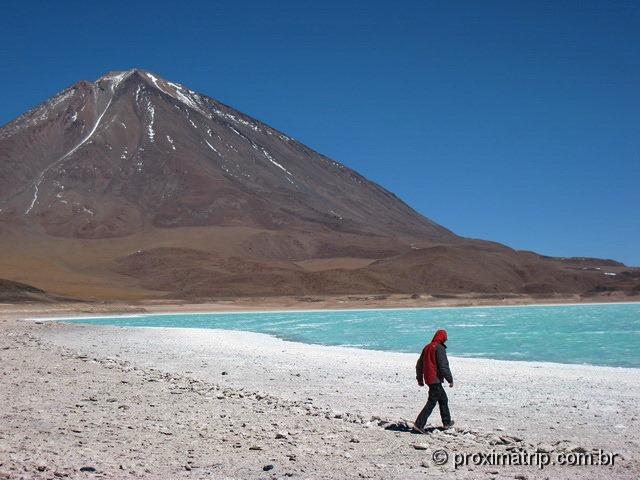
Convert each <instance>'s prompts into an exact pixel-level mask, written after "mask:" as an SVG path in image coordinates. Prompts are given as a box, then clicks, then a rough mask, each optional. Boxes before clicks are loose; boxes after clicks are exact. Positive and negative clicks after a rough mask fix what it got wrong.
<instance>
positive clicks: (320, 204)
mask: <svg viewBox="0 0 640 480" xmlns="http://www.w3.org/2000/svg"><path fill="white" fill-rule="evenodd" d="M0 234H1V236H0V247H2V253H0V268H1V270H0V278H5V279H7V280H11V281H17V282H22V283H24V284H28V285H33V286H34V287H36V288H39V289H43V290H44V291H47V292H52V293H55V294H58V295H70V296H74V297H77V298H88V299H89V298H90V299H130V298H157V297H171V298H184V297H190V298H191V297H198V298H204V297H206V298H208V297H220V296H233V295H303V294H342V293H395V292H406V293H408V292H431V293H434V292H435V293H446V292H452V293H462V292H492V293H494V292H504V293H508V292H510V293H532V292H533V293H556V292H558V293H579V292H584V291H589V290H593V289H594V288H601V287H602V286H603V285H604V287H605V288H607V285H609V284H611V283H612V282H614V281H615V280H616V279H615V278H614V277H615V276H616V275H617V273H618V272H619V271H621V270H623V267H624V266H623V265H622V264H618V263H617V262H611V261H602V260H585V259H581V260H580V261H571V260H561V259H554V258H548V257H542V256H540V255H537V254H535V253H531V252H519V251H515V250H512V249H510V248H508V247H506V246H504V245H500V244H497V243H493V242H485V241H480V240H472V239H466V238H462V237H459V236H457V235H455V234H454V233H452V232H451V231H449V230H448V229H446V228H444V227H443V226H441V225H438V224H437V223H435V222H433V221H432V220H430V219H428V218H426V217H424V216H422V215H421V214H419V213H418V212H416V211H415V210H413V209H412V208H411V207H410V206H408V205H407V204H406V203H404V202H403V201H402V200H400V199H399V198H398V197H396V196H395V195H394V194H393V193H391V192H389V191H387V190H385V189H384V188H383V187H381V186H380V185H377V184H376V183H374V182H371V181H370V180H367V179H366V178H364V177H363V176H362V175H360V174H358V173H357V172H355V171H353V170H352V169H350V168H348V167H346V166H345V165H343V164H341V163H339V162H336V161H334V160H332V159H330V158H327V157H326V156H324V155H321V154H319V153H317V152H315V151H313V150H312V149H310V148H308V147H306V146H304V145H302V144H301V143H299V142H297V141H296V140H294V139H293V138H290V137H289V136H287V135H286V134H284V133H282V132H280V131H278V130H276V129H274V128H272V127H270V126H268V125H266V124H264V123H262V122H260V121H258V120H256V119H254V118H252V117H250V116H247V115H245V114H243V113H241V112H238V111H236V110H234V109H233V108H231V107H229V106H227V105H224V104H222V103H221V102H219V101H216V100H214V99H212V98H210V97H207V96H205V95H202V94H200V93H196V92H194V91H193V90H190V89H189V88H187V87H185V86H183V85H181V84H178V83H174V82H170V81H167V80H165V79H163V78H161V77H159V76H157V75H155V74H153V73H151V72H148V71H144V70H138V69H134V70H130V71H126V72H112V73H109V74H107V75H105V76H103V77H101V78H100V79H98V80H97V81H95V82H87V81H81V82H78V83H77V84H75V85H73V86H71V87H70V88H68V89H66V90H64V91H63V92H61V93H60V94H58V95H56V96H55V97H53V98H52V99H50V100H48V101H46V102H44V103H42V104H41V105H39V106H38V107H36V108H34V109H33V110H31V111H29V112H27V113H26V114H24V115H22V116H20V117H19V118H17V119H16V120H14V121H13V122H11V123H9V124H7V125H6V126H4V127H2V128H1V129H0ZM603 266H604V267H605V270H607V272H604V270H603ZM604 273H609V275H604ZM614 274H615V275H614Z"/></svg>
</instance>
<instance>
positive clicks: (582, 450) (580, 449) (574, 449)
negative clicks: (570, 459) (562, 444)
mask: <svg viewBox="0 0 640 480" xmlns="http://www.w3.org/2000/svg"><path fill="white" fill-rule="evenodd" d="M571 451H572V452H574V453H587V449H586V448H584V447H573V448H572V449H571Z"/></svg>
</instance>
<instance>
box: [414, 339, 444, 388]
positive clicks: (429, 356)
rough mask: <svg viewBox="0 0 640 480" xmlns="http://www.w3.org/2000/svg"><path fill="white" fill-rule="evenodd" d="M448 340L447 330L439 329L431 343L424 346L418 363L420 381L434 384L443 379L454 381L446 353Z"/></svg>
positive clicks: (417, 370)
mask: <svg viewBox="0 0 640 480" xmlns="http://www.w3.org/2000/svg"><path fill="white" fill-rule="evenodd" d="M446 341H447V332H446V330H438V331H437V332H436V334H435V335H434V336H433V340H431V343H429V344H428V345H426V346H425V347H424V349H423V350H422V354H421V355H420V358H419V359H418V363H417V364H416V377H417V380H418V382H424V383H426V384H427V385H433V384H435V383H442V380H443V379H446V380H447V381H448V382H449V383H453V377H452V375H451V370H450V369H449V360H448V359H447V353H446V348H447V346H446V345H445V344H444V343H445V342H446Z"/></svg>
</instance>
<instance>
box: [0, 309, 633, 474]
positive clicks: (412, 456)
mask: <svg viewBox="0 0 640 480" xmlns="http://www.w3.org/2000/svg"><path fill="white" fill-rule="evenodd" d="M22 316H23V315H18V314H4V315H2V316H0V357H1V363H0V372H1V373H0V375H1V377H0V378H1V379H2V380H1V385H2V393H1V395H0V412H1V413H0V427H1V428H0V478H16V479H18V478H43V479H45V478H51V479H55V478H163V479H164V478H194V479H195V478H215V479H221V478H234V479H236V478H237V479H245V478H247V479H253V478H255V479H258V478H265V479H266V478H269V479H271V478H289V477H291V478H310V479H316V478H327V479H339V478H380V479H383V478H384V479H389V478H397V479H412V478H425V477H427V476H428V477H439V478H460V479H464V478H469V479H472V478H473V479H477V478H482V479H484V478H486V479H491V478H503V479H504V478H511V479H513V478H516V479H525V478H526V479H533V478H554V479H555V478H586V477H590V478H602V479H605V478H606V479H609V478H622V479H624V478H629V479H631V478H633V479H636V478H637V477H638V474H639V473H640V467H639V460H638V454H637V451H638V446H639V443H638V434H637V433H636V432H637V426H638V422H637V417H636V413H635V400H634V399H637V398H638V393H639V388H640V387H639V385H638V384H639V383H640V379H638V375H637V372H636V371H634V370H632V369H607V368H602V369H600V368H597V367H591V368H585V369H583V370H577V371H574V370H572V369H571V368H568V370H567V369H565V370H564V371H568V373H565V374H560V373H558V372H559V371H560V370H556V369H553V368H551V369H548V371H546V372H542V371H541V369H539V368H538V369H534V368H533V366H532V367H530V371H528V372H527V371H525V370H523V367H522V366H521V365H520V364H516V363H517V362H497V363H496V362H492V361H476V360H469V359H452V367H453V368H454V373H455V371H456V370H455V369H456V368H457V370H458V372H460V374H459V375H458V378H459V381H458V385H456V387H455V389H454V390H449V392H450V398H451V399H452V408H453V409H454V410H453V411H454V416H455V418H456V420H457V421H458V423H457V425H456V428H453V429H449V430H446V431H441V430H433V431H432V432H431V433H430V434H428V435H415V434H412V433H409V432H407V431H406V427H405V425H404V423H403V422H402V418H406V417H408V415H413V414H415V410H416V408H419V407H420V404H419V403H420V402H421V401H423V400H424V398H423V397H424V394H425V392H424V390H419V389H418V387H413V388H412V387H407V388H406V389H405V391H404V393H403V390H402V389H401V388H399V387H398V385H400V384H402V383H403V382H405V381H407V378H409V379H411V369H412V367H413V366H412V365H409V368H408V369H407V370H405V371H401V372H398V371H397V370H398V365H399V364H400V363H398V362H401V363H406V362H405V360H407V359H408V358H409V356H403V355H402V354H383V355H378V357H377V358H378V360H379V361H378V362H377V363H376V362H372V361H368V362H365V361H363V359H364V358H365V357H367V355H372V354H376V355H377V354H378V352H365V351H358V350H354V349H337V348H327V347H314V346H305V345H300V344H294V343H290V342H282V341H280V340H277V339H271V337H265V336H262V335H260V336H256V335H254V334H244V333H241V332H222V331H212V332H209V333H208V334H205V333H202V332H200V331H190V332H185V331H184V330H176V331H168V330H160V331H159V330H157V329H140V330H131V329H114V328H99V327H83V326H69V325H61V324H55V323H49V322H45V323H35V322H28V321H19V320H18V318H20V317H22ZM198 332H200V333H198ZM225 339H226V340H225ZM242 345H244V348H242ZM322 352H324V353H322ZM353 352H362V355H363V357H357V355H358V354H357V353H353ZM354 355H355V357H356V358H355V362H356V363H351V362H350V360H349V358H351V357H354ZM322 358H325V359H326V362H325V361H323V360H322ZM367 358H373V357H367ZM512 363H513V364H514V365H513V366H512V368H510V369H507V368H506V367H507V365H511V364H512ZM354 364H359V365H360V368H355V367H354ZM340 365H342V367H341V368H340ZM472 365H476V367H473V368H472ZM491 365H493V367H491ZM394 371H395V373H394ZM480 371H482V372H483V373H484V374H487V375H488V376H487V378H486V381H485V382H480V381H479V379H478V375H479V372H480ZM349 372H351V374H350V373H349ZM376 372H377V376H378V379H377V380H376V378H375V376H372V374H375V373H376ZM612 372H613V373H615V372H618V374H617V378H610V375H611V374H612ZM519 373H522V375H524V376H525V377H526V375H527V374H528V375H529V377H528V378H522V379H520V375H519ZM390 376H393V377H395V376H397V377H399V379H398V380H397V382H398V383H397V384H395V383H394V381H393V379H392V378H391V377H390ZM500 376H501V377H502V378H496V377H500ZM549 376H550V377H551V378H547V377H549ZM332 377H333V378H332ZM543 377H544V378H545V380H544V381H543V380H542V378H543ZM474 378H476V380H475V381H474ZM512 379H516V380H512ZM547 380H548V381H547ZM510 382H511V385H510ZM590 382H591V386H590V385H589V384H590ZM483 383H484V385H483ZM498 383H502V384H505V385H507V387H504V388H502V389H500V388H499V387H497V384H498ZM524 383H530V384H531V391H529V392H520V394H517V392H515V390H518V389H520V390H522V384H524ZM554 384H555V386H556V387H557V388H555V389H554V388H553V387H552V385H554ZM579 385H583V388H582V390H580V389H579ZM616 385H617V386H618V387H617V388H615V387H616ZM483 388H489V389H494V390H493V394H492V395H484V394H483ZM540 388H541V389H542V391H539V389H540ZM456 389H459V390H456ZM495 389H497V390H495ZM590 389H593V392H590V391H589V390H590ZM376 391H379V392H380V395H379V396H378V395H376V394H375V392H376ZM394 395H395V396H394ZM505 396H506V397H508V398H506V397H505ZM378 397H379V398H378ZM591 397H593V400H590V398H591ZM505 398H506V399H505ZM349 399H351V400H350V402H351V406H352V407H353V408H345V407H348V406H349V401H348V400H349ZM545 399H546V401H545ZM507 401H508V402H511V403H514V405H513V408H511V409H509V408H503V407H504V405H506V403H504V402H507ZM590 402H593V403H590ZM522 405H527V408H526V409H523V407H522ZM594 408H597V410H593V409H594ZM500 410H503V411H500ZM483 411H484V412H485V415H484V417H485V419H484V420H483V421H480V420H479V417H481V416H482V413H481V412H483ZM576 411H577V413H576ZM518 413H520V415H518ZM410 418H412V417H410ZM436 419H437V417H434V418H432V420H434V423H435V420H436ZM594 448H603V449H605V450H611V451H614V452H617V453H619V456H618V458H617V459H616V463H615V466H614V467H603V466H597V467H595V466H592V467H566V466H563V467H560V466H547V467H546V468H544V469H542V470H541V469H539V468H536V467H531V466H526V467H523V466H517V467H514V466H511V467H504V466H492V465H480V466H475V465H473V466H465V467H459V468H457V469H454V466H453V464H452V458H453V456H454V455H455V454H456V453H467V454H472V453H489V452H491V451H492V450H495V451H497V452H516V451H518V450H519V449H526V450H527V451H528V452H531V453H533V452H536V451H538V452H541V451H549V452H551V454H552V455H555V454H557V453H570V452H573V453H581V452H584V451H591V450H592V449H594ZM442 449H444V450H446V451H447V452H448V453H449V455H450V460H449V462H447V463H446V464H444V465H442V466H439V465H437V464H436V462H435V461H434V459H433V455H434V452H436V451H437V450H442ZM436 458H440V457H437V454H436Z"/></svg>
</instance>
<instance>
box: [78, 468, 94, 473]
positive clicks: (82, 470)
mask: <svg viewBox="0 0 640 480" xmlns="http://www.w3.org/2000/svg"><path fill="white" fill-rule="evenodd" d="M80 471H81V472H89V473H93V472H95V471H96V469H95V467H82V468H80Z"/></svg>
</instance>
